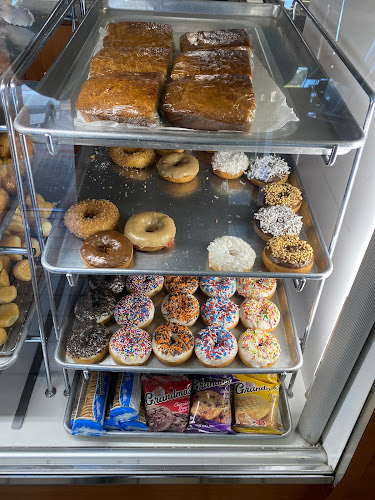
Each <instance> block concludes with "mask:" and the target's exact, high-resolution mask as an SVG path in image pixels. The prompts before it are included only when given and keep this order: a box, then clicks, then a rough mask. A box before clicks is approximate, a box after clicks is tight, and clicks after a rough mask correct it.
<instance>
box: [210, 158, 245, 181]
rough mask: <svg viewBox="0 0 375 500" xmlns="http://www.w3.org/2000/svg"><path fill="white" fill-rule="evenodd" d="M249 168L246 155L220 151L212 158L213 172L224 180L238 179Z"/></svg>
mask: <svg viewBox="0 0 375 500" xmlns="http://www.w3.org/2000/svg"><path fill="white" fill-rule="evenodd" d="M248 166H249V159H248V157H247V156H246V155H245V153H237V152H235V151H218V152H217V153H214V155H213V157H212V170H213V172H214V174H216V175H217V176H218V177H221V178H222V179H238V177H241V175H243V174H244V173H245V171H246V169H247V167H248Z"/></svg>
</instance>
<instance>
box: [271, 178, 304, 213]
mask: <svg viewBox="0 0 375 500" xmlns="http://www.w3.org/2000/svg"><path fill="white" fill-rule="evenodd" d="M262 189H263V194H264V205H265V206H266V207H271V206H273V205H281V206H285V207H289V208H290V209H291V210H293V212H294V213H296V212H298V210H299V209H300V208H301V205H302V201H303V198H302V193H301V190H300V189H298V187H296V186H292V184H288V183H287V182H286V183H285V184H281V183H279V182H272V183H271V184H267V185H266V186H264V187H263V188H262Z"/></svg>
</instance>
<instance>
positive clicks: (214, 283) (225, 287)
mask: <svg viewBox="0 0 375 500" xmlns="http://www.w3.org/2000/svg"><path fill="white" fill-rule="evenodd" d="M200 288H201V290H202V292H203V293H204V294H205V295H207V297H219V296H223V297H226V298H227V299H229V298H230V297H232V295H234V294H235V293H236V278H215V277H207V278H201V281H200Z"/></svg>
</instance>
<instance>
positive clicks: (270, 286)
mask: <svg viewBox="0 0 375 500" xmlns="http://www.w3.org/2000/svg"><path fill="white" fill-rule="evenodd" d="M276 287H277V280H275V279H274V278H239V279H238V281H237V292H238V294H239V295H242V297H246V298H250V297H252V298H254V299H270V298H271V297H272V295H273V294H274V293H275V291H276Z"/></svg>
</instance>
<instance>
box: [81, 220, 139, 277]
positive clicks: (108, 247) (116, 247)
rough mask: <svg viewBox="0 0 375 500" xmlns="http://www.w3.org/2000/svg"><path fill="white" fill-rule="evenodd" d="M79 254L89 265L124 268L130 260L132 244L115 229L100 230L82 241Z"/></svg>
mask: <svg viewBox="0 0 375 500" xmlns="http://www.w3.org/2000/svg"><path fill="white" fill-rule="evenodd" d="M80 254H81V258H82V260H83V261H84V263H85V264H86V265H87V266H89V267H106V268H107V267H110V268H122V269H125V268H127V267H128V266H129V264H130V262H131V260H132V257H133V245H132V243H131V242H130V241H129V240H128V238H127V237H126V236H124V235H122V234H121V233H119V232H117V231H112V230H109V231H100V232H98V233H95V234H93V235H92V236H90V237H89V238H87V239H86V240H85V241H84V242H83V244H82V247H81V252H80Z"/></svg>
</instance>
